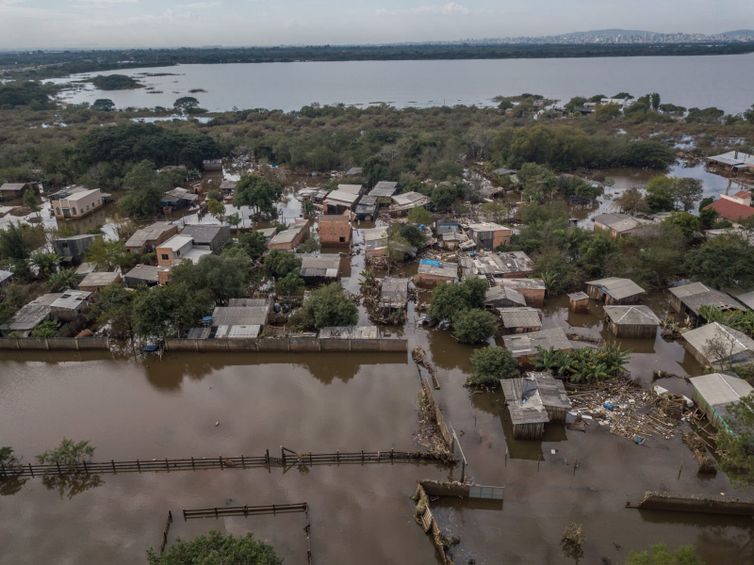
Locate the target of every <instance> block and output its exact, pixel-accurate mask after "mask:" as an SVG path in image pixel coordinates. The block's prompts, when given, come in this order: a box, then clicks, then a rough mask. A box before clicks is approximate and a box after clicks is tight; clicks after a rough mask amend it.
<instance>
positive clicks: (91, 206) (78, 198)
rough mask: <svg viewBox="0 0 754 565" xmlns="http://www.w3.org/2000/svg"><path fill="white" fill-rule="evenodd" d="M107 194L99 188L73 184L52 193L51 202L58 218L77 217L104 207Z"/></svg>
mask: <svg viewBox="0 0 754 565" xmlns="http://www.w3.org/2000/svg"><path fill="white" fill-rule="evenodd" d="M105 196H109V195H105V194H103V193H102V191H101V190H100V189H99V188H91V189H89V188H84V187H81V186H72V187H68V188H65V189H63V190H59V191H58V192H56V193H54V194H51V195H50V204H51V205H52V210H53V212H54V213H55V217H56V218H58V219H69V218H70V219H77V218H83V217H84V216H86V215H88V214H91V213H92V212H94V211H95V210H98V209H100V208H102V206H104V204H105Z"/></svg>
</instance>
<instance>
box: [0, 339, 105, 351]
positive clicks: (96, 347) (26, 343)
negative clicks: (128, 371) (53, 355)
mask: <svg viewBox="0 0 754 565" xmlns="http://www.w3.org/2000/svg"><path fill="white" fill-rule="evenodd" d="M7 349H15V350H18V351H107V350H108V349H109V345H108V341H107V338H106V337H81V338H76V337H47V338H34V337H0V350H7Z"/></svg>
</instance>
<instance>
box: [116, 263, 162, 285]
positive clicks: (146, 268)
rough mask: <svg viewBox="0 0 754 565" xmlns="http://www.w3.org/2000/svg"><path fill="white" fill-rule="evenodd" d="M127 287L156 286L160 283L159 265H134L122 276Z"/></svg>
mask: <svg viewBox="0 0 754 565" xmlns="http://www.w3.org/2000/svg"><path fill="white" fill-rule="evenodd" d="M123 282H124V283H125V285H126V286H127V287H128V288H140V287H144V286H157V285H158V284H159V283H160V267H157V266H156V265H136V266H135V267H134V268H133V269H131V270H130V271H128V272H127V273H126V274H125V275H124V276H123Z"/></svg>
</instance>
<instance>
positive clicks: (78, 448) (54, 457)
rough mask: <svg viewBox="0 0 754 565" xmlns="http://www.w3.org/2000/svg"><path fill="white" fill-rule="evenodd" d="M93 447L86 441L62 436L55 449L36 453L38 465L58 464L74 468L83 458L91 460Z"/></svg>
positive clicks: (65, 467) (64, 467)
mask: <svg viewBox="0 0 754 565" xmlns="http://www.w3.org/2000/svg"><path fill="white" fill-rule="evenodd" d="M93 456H94V447H92V446H91V445H89V442H88V441H73V440H72V439H68V438H65V437H64V438H63V441H61V442H60V445H58V447H56V448H55V449H50V450H48V451H44V452H42V453H40V454H39V455H37V463H39V464H40V465H60V467H61V468H63V469H75V468H76V466H77V465H78V464H79V463H81V461H83V460H91V458H92V457H93Z"/></svg>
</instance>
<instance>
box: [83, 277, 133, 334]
mask: <svg viewBox="0 0 754 565" xmlns="http://www.w3.org/2000/svg"><path fill="white" fill-rule="evenodd" d="M134 296H135V295H134V293H133V292H130V291H129V290H127V289H126V288H124V287H123V286H122V285H120V284H111V285H108V286H106V287H104V288H101V289H100V290H99V291H98V292H97V294H96V295H95V297H94V301H93V303H92V305H91V307H90V308H89V313H88V315H89V317H90V319H93V320H95V321H96V322H97V324H98V325H99V326H105V325H108V326H109V334H110V335H111V336H113V337H117V338H132V337H133V335H134V319H133V302H134Z"/></svg>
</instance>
